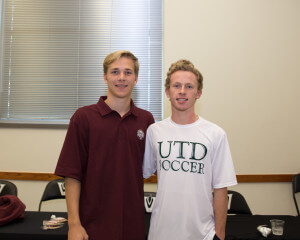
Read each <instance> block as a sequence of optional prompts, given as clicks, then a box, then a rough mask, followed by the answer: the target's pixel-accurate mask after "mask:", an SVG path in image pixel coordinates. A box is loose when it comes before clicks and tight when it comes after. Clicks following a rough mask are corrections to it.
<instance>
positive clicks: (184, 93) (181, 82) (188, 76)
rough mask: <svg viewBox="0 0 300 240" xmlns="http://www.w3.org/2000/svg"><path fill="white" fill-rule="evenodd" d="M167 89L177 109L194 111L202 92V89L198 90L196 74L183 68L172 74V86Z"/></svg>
mask: <svg viewBox="0 0 300 240" xmlns="http://www.w3.org/2000/svg"><path fill="white" fill-rule="evenodd" d="M165 91H166V95H167V97H168V98H169V99H170V101H171V105H172V109H173V110H175V111H189V110H191V111H194V105H195V102H196V100H197V99H198V98H200V96H201V94H202V91H201V90H198V81H197V77H196V75H195V74H194V73H192V72H189V71H181V70H180V71H176V72H174V73H173V74H172V75H171V78H170V88H169V89H166V90H165Z"/></svg>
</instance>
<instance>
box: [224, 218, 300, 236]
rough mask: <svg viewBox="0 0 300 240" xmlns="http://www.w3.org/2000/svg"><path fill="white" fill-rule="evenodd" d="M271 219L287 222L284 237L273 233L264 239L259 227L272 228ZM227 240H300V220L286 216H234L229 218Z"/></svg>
mask: <svg viewBox="0 0 300 240" xmlns="http://www.w3.org/2000/svg"><path fill="white" fill-rule="evenodd" d="M271 219H281V220H284V221H285V224H284V230H283V235H282V236H275V235H273V234H272V233H270V235H268V237H267V238H265V237H263V236H262V235H261V233H260V232H259V231H257V227H258V226H259V225H267V226H268V227H270V220H271ZM226 239H227V240H246V239H247V240H263V239H265V240H279V239H280V240H300V218H299V217H295V216H285V215H279V216H278V215H252V216H249V215H248V216H247V215H232V216H228V217H227V223H226Z"/></svg>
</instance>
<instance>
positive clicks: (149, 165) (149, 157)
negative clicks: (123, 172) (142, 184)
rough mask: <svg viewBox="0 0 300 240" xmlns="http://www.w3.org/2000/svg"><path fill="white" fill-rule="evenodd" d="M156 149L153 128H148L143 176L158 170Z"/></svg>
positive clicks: (150, 174)
mask: <svg viewBox="0 0 300 240" xmlns="http://www.w3.org/2000/svg"><path fill="white" fill-rule="evenodd" d="M156 161H157V159H156V151H155V149H153V145H152V128H151V126H150V127H149V128H148V130H147V133H146V145H145V153H144V159H143V177H144V178H145V179H147V178H149V177H151V176H152V175H153V174H154V173H155V172H156V164H157V163H156Z"/></svg>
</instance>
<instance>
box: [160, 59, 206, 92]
mask: <svg viewBox="0 0 300 240" xmlns="http://www.w3.org/2000/svg"><path fill="white" fill-rule="evenodd" d="M177 71H188V72H192V73H194V74H195V75H196V77H197V81H198V90H199V91H201V90H202V88H203V76H202V74H201V73H200V72H199V70H198V69H197V68H195V66H194V64H192V63H191V62H190V61H189V60H185V59H181V60H178V61H177V62H174V63H173V64H172V65H171V67H170V68H169V71H168V73H167V78H166V81H165V88H166V89H169V88H170V80H171V75H172V74H173V73H175V72H177Z"/></svg>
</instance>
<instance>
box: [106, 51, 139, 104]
mask: <svg viewBox="0 0 300 240" xmlns="http://www.w3.org/2000/svg"><path fill="white" fill-rule="evenodd" d="M137 80H138V78H137V76H136V75H135V72H134V63H133V61H132V60H131V59H130V58H126V57H121V58H120V59H118V60H116V61H114V62H112V63H111V64H110V66H109V67H108V70H107V74H104V81H105V82H106V84H107V86H108V96H110V97H115V98H126V97H131V92H132V90H133V87H134V86H135V85H136V83H137Z"/></svg>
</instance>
